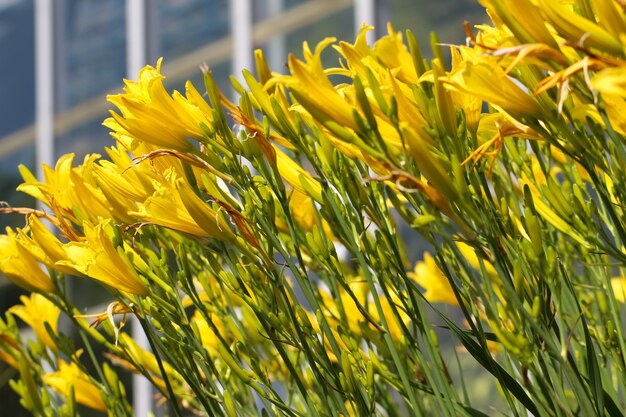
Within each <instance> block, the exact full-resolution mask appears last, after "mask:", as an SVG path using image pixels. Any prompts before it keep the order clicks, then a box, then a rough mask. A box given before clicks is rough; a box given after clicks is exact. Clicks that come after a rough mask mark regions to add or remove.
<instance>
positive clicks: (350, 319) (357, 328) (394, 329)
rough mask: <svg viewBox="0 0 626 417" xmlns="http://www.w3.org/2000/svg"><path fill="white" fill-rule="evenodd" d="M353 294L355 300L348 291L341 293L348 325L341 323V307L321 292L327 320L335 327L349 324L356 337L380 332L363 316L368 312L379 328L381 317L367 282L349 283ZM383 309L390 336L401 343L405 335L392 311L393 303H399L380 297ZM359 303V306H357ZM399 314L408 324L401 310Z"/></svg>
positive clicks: (356, 281)
mask: <svg viewBox="0 0 626 417" xmlns="http://www.w3.org/2000/svg"><path fill="white" fill-rule="evenodd" d="M348 285H349V286H350V289H351V291H352V293H353V294H354V296H355V298H352V296H351V295H350V294H348V292H347V291H345V290H341V291H340V298H341V305H342V307H343V313H344V314H345V318H346V320H347V323H343V322H342V321H341V317H343V315H342V314H341V312H340V311H339V305H338V303H337V302H336V301H335V299H334V298H333V296H332V295H330V294H329V293H327V292H325V291H320V295H321V297H322V301H323V305H324V307H325V308H324V310H323V313H324V315H325V316H326V318H327V319H328V320H329V321H330V323H331V324H333V325H334V326H340V325H342V324H347V325H348V326H349V327H350V330H351V332H352V333H353V334H354V335H355V336H361V337H363V336H365V335H366V333H368V332H372V331H376V332H377V331H378V330H377V329H376V328H375V327H374V326H373V325H372V323H370V322H369V320H368V319H367V318H366V317H365V316H364V315H363V313H362V311H366V312H367V314H368V315H369V317H370V318H371V320H372V321H373V322H374V323H377V324H378V326H381V325H380V322H381V316H380V314H379V312H378V309H377V308H376V305H375V304H374V301H373V300H371V299H370V294H369V287H368V285H367V283H366V282H363V281H360V280H358V279H357V280H352V281H351V282H349V283H348ZM378 297H379V300H380V304H381V308H382V313H383V316H384V317H385V320H386V321H387V325H388V328H389V335H390V336H391V338H392V339H393V340H394V341H399V340H400V339H401V337H402V335H403V332H402V327H401V325H400V323H398V321H397V320H396V317H395V315H394V312H393V310H392V306H391V303H397V300H394V299H391V300H389V299H387V298H386V297H383V296H378ZM357 303H358V305H357ZM398 310H399V314H400V315H401V319H402V321H403V322H405V323H406V322H407V320H408V318H407V317H406V316H405V315H403V314H402V312H401V309H400V308H398Z"/></svg>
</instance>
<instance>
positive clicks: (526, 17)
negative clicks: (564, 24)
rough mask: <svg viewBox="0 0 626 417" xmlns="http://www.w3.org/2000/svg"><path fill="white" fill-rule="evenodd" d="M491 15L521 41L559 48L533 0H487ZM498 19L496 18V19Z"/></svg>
mask: <svg viewBox="0 0 626 417" xmlns="http://www.w3.org/2000/svg"><path fill="white" fill-rule="evenodd" d="M483 1H484V2H485V3H487V4H486V5H487V7H488V9H489V11H490V15H491V16H492V17H494V12H495V14H496V15H497V18H498V19H500V20H502V22H504V23H505V24H506V26H507V27H508V28H509V30H510V31H511V32H512V33H513V34H515V36H516V37H517V39H518V40H519V41H520V43H543V44H546V45H548V46H550V47H553V48H557V47H558V46H557V43H556V41H555V39H554V37H553V36H552V34H551V33H550V31H549V30H548V28H547V27H546V24H545V23H544V20H543V19H542V18H541V12H540V10H539V8H538V7H537V4H536V1H533V0H488V1H485V0H483ZM494 20H496V19H494Z"/></svg>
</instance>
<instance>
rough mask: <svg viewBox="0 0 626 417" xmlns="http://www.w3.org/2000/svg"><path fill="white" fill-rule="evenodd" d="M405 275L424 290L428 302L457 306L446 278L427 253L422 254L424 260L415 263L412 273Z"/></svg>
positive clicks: (457, 303)
mask: <svg viewBox="0 0 626 417" xmlns="http://www.w3.org/2000/svg"><path fill="white" fill-rule="evenodd" d="M407 275H408V277H409V278H411V279H412V280H413V281H415V282H416V283H418V284H419V285H420V286H421V287H422V288H424V289H425V290H426V292H425V293H424V297H425V298H426V299H427V300H428V301H429V302H431V303H447V304H451V305H454V306H458V305H459V302H458V301H457V299H456V295H455V294H454V291H453V290H452V287H451V286H450V282H449V281H448V278H446V276H445V275H444V274H443V272H441V270H440V269H439V267H438V266H437V264H436V263H435V260H434V258H433V257H432V256H431V255H430V254H429V253H428V252H425V253H424V260H423V261H419V262H417V263H416V264H415V269H414V270H413V272H408V273H407Z"/></svg>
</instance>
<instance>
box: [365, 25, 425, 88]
mask: <svg viewBox="0 0 626 417" xmlns="http://www.w3.org/2000/svg"><path fill="white" fill-rule="evenodd" d="M371 29H373V28H371ZM373 52H374V55H375V56H376V57H377V58H378V59H380V61H381V62H382V63H383V64H384V65H385V67H387V68H389V69H391V70H394V73H395V74H394V75H395V76H396V77H397V78H398V79H399V80H400V81H402V82H404V83H407V84H412V83H417V82H418V76H417V72H416V71H415V65H414V63H413V57H412V56H411V54H410V53H409V51H408V49H407V47H406V45H405V44H404V42H403V41H402V32H396V31H395V30H394V29H393V26H392V25H391V23H388V24H387V36H383V37H382V38H380V39H379V40H378V41H376V43H375V44H374V48H373Z"/></svg>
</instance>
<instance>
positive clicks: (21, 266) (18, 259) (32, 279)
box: [0, 228, 55, 293]
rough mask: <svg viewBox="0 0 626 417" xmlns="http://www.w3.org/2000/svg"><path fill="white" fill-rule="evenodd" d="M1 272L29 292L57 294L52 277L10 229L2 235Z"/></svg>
mask: <svg viewBox="0 0 626 417" xmlns="http://www.w3.org/2000/svg"><path fill="white" fill-rule="evenodd" d="M0 271H1V272H2V273H3V274H4V275H5V276H6V277H7V278H8V279H9V281H11V282H12V283H14V284H15V285H17V286H19V287H22V288H25V289H27V290H29V291H40V292H47V293H51V292H55V288H54V285H53V284H52V281H50V277H49V276H48V275H47V274H46V273H45V272H44V271H43V270H42V269H41V266H40V265H39V263H38V262H37V259H36V258H35V256H33V254H31V253H30V252H29V251H28V250H27V249H26V248H25V247H24V245H23V244H22V242H20V240H19V239H18V237H17V235H16V234H15V233H14V232H13V231H12V230H11V229H8V228H7V234H6V235H0Z"/></svg>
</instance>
